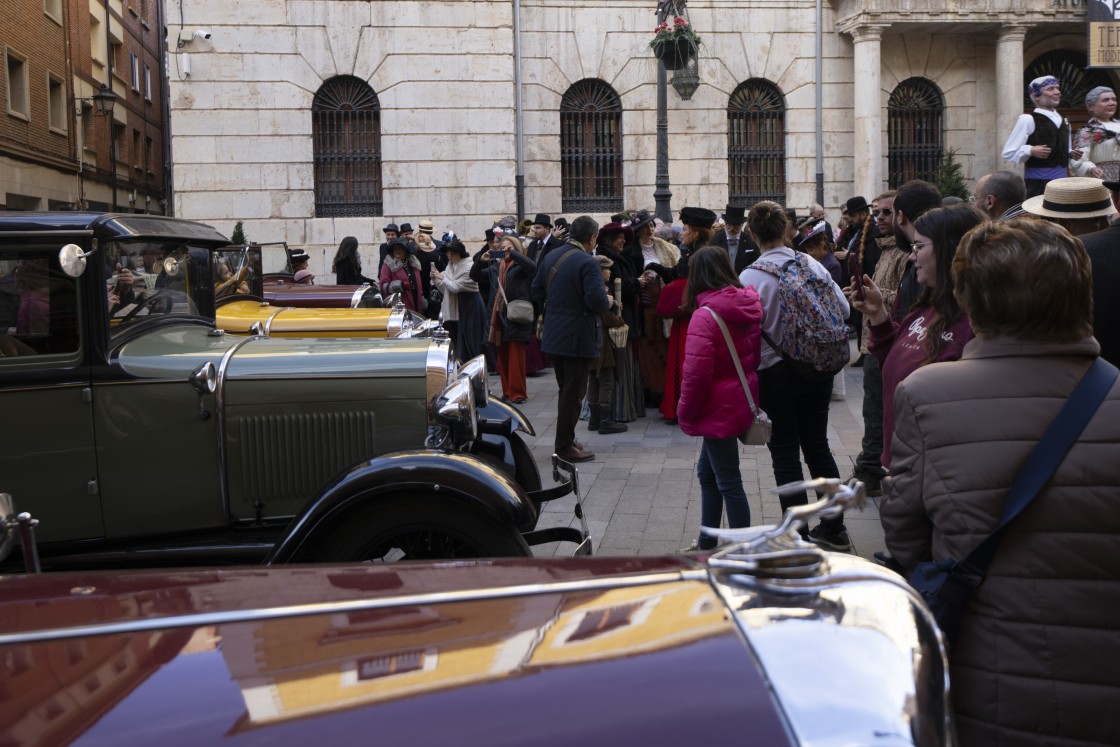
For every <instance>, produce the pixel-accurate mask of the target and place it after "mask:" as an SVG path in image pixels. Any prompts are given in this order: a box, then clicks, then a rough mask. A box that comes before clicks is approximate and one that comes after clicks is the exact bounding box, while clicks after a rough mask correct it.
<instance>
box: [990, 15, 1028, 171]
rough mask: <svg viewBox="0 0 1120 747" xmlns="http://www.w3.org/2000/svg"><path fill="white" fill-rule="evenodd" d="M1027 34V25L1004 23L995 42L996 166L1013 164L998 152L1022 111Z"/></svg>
mask: <svg viewBox="0 0 1120 747" xmlns="http://www.w3.org/2000/svg"><path fill="white" fill-rule="evenodd" d="M1026 37H1027V27H1026V26H1004V27H1002V28H1001V29H1000V30H999V38H998V40H997V42H996V122H995V125H996V126H995V133H994V135H995V152H996V163H997V165H996V169H997V170H998V169H1007V168H1012V167H1011V165H1010V164H1008V163H1007V162H1006V161H1004V160H1003V158H1002V157H1001V156H1000V155H999V153H1000V151H1002V150H1003V144H1004V142H1006V140H1007V136H1008V135H1010V134H1011V128H1012V127H1014V126H1015V118H1016V117H1018V116H1019V115H1020V114H1022V113H1023V97H1024V96H1025V95H1026V91H1025V89H1024V88H1023V70H1024V68H1023V40H1024V39H1026Z"/></svg>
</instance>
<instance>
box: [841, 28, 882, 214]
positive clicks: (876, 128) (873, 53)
mask: <svg viewBox="0 0 1120 747" xmlns="http://www.w3.org/2000/svg"><path fill="white" fill-rule="evenodd" d="M883 28H884V27H883V26H873V25H862V26H856V27H855V28H853V29H852V30H851V32H850V33H851V35H852V40H853V41H854V42H855V59H854V61H853V62H854V73H855V80H854V84H855V85H854V90H853V101H852V110H853V114H854V117H855V122H854V129H853V133H852V134H853V149H852V151H853V152H852V156H853V158H854V161H853V165H854V171H855V173H854V181H855V184H854V185H853V186H854V189H855V191H854V193H853V194H856V195H863V196H864V197H866V198H867V200H868V202H870V201H871V200H872V199H873V198H874V197H875V195H877V194H879V193H880V192H881V191H882V190H883V110H882V101H881V99H882V88H883V84H882V68H881V58H880V40H881V39H882V36H883ZM849 196H851V195H849Z"/></svg>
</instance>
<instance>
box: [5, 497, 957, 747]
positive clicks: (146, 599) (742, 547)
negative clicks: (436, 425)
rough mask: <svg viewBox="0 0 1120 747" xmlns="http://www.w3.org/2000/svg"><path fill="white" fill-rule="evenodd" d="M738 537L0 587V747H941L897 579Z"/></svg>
mask: <svg viewBox="0 0 1120 747" xmlns="http://www.w3.org/2000/svg"><path fill="white" fill-rule="evenodd" d="M828 500H831V499H828ZM822 503H823V502H822ZM736 531H737V532H738V534H739V536H740V537H744V538H745V540H744V541H743V542H740V543H734V544H730V545H728V546H726V547H725V548H724V549H721V550H720V551H718V552H715V553H713V554H710V555H699V556H696V557H691V558H672V557H670V558H614V559H610V558H594V559H584V558H580V559H567V560H487V561H479V560H474V561H455V562H442V563H431V562H424V563H416V564H400V565H396V566H392V567H385V566H381V567H378V566H366V565H359V566H354V565H351V566H316V567H310V566H308V567H298V566H297V567H287V568H273V569H266V568H253V569H235V570H192V571H178V572H89V573H81V574H49V575H46V576H24V577H12V578H6V579H3V580H2V581H0V583H2V594H0V663H2V664H3V667H4V669H3V672H4V677H3V679H0V724H3V730H4V731H3V736H2V738H0V741H2V742H3V743H4V744H12V745H17V744H18V745H54V744H69V743H76V744H84V745H110V746H111V747H122V746H124V745H145V746H147V745H160V747H173V746H174V745H191V746H192V747H193V746H194V745H200V744H205V745H213V744H219V743H221V744H232V745H239V744H243V745H281V744H284V745H286V744H293V745H308V744H322V745H331V746H332V747H334V746H335V745H351V744H355V745H356V744H363V745H365V744H371V743H375V744H386V745H429V744H441V743H446V744H463V745H475V744H479V745H482V744H484V745H505V744H517V745H521V744H533V745H557V746H560V745H564V746H565V747H567V746H568V745H571V744H581V745H600V744H602V745H608V744H609V745H619V744H636V745H646V744H655V745H685V744H693V743H696V744H723V743H734V744H743V743H747V744H752V745H793V744H812V745H853V744H858V745H891V746H893V745H946V744H952V733H953V724H952V718H951V715H950V713H949V711H948V709H947V707H946V703H947V697H948V684H947V679H946V674H945V672H946V663H945V653H944V648H943V646H942V644H941V639H940V636H939V634H938V633H937V632H936V625H935V624H934V623H933V621H932V618H931V617H930V615H929V612H928V610H927V609H926V608H925V607H924V605H923V604H922V603H921V601H920V599H918V598H917V597H916V596H915V595H914V593H913V592H912V591H911V590H910V588H909V587H908V586H907V585H906V583H905V582H904V581H903V580H902V579H901V578H899V577H898V576H895V575H894V574H892V573H891V572H890V571H887V570H885V569H883V568H880V567H878V566H875V565H873V564H870V563H868V562H866V561H864V560H861V559H859V558H855V557H852V556H849V555H839V554H833V553H826V552H823V551H822V550H820V549H819V548H817V547H816V546H811V545H808V544H805V543H802V542H801V541H800V539H799V537H798V535H797V532H796V525H795V524H794V523H791V522H790V521H789V520H788V519H787V521H786V522H783V524H782V525H781V526H779V527H776V528H775V527H761V528H755V529H752V530H749V531H747V532H746V533H744V532H743V530H736Z"/></svg>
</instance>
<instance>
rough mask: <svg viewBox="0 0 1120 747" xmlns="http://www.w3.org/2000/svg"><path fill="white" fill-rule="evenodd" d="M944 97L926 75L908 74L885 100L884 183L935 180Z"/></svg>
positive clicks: (942, 145)
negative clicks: (885, 171)
mask: <svg viewBox="0 0 1120 747" xmlns="http://www.w3.org/2000/svg"><path fill="white" fill-rule="evenodd" d="M944 120H945V100H944V99H943V98H942V97H941V91H939V90H938V89H937V86H935V85H934V84H933V83H931V82H930V81H928V80H926V79H925V78H907V79H906V80H904V81H902V82H901V83H899V84H898V85H897V86H895V89H894V90H893V91H891V97H890V99H889V100H888V101H887V184H889V185H890V188H891V189H897V188H898V187H900V186H902V185H903V184H905V183H906V182H908V181H910V180H912V179H924V180H925V181H928V182H935V181H937V168H938V166H939V165H940V164H941V156H942V154H943V152H944V149H945V133H944Z"/></svg>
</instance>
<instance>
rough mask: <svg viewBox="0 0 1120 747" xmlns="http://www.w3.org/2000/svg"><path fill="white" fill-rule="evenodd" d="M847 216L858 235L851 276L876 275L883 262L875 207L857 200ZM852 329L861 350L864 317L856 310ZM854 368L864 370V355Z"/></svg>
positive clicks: (851, 253) (850, 248) (850, 256)
mask: <svg viewBox="0 0 1120 747" xmlns="http://www.w3.org/2000/svg"><path fill="white" fill-rule="evenodd" d="M844 214H845V215H847V216H848V220H850V221H851V222H852V224H853V226H855V235H854V236H853V237H852V240H851V242H850V243H849V244H848V246H847V247H846V248H847V250H848V256H847V257H846V260H847V262H848V276H849V277H862V276H864V275H874V274H875V265H876V264H877V263H878V261H879V244H878V242H876V241H875V239H877V238H879V226H878V225H876V223H875V216H873V215H872V214H871V207H870V206H869V205H868V204H867V200H865V199H864V198H863V197H853V198H851V199H850V200H848V202H847V204H846V207H845V209H844ZM848 325H849V326H850V327H853V328H855V330H856V347H857V348H859V347H860V346H862V344H863V315H862V314H861V313H860V312H859V311H858V310H857V309H856V308H855V307H853V308H852V315H851V316H850V317H849V318H848ZM852 365H853V366H854V367H856V368H859V367H860V366H862V365H863V355H862V354H861V355H860V356H859V357H858V358H856V361H855V363H853V364H852Z"/></svg>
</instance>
